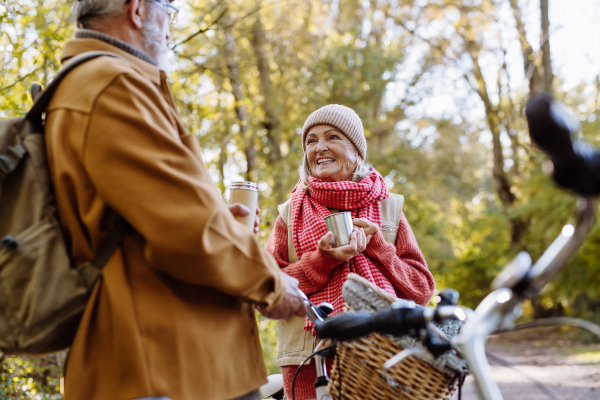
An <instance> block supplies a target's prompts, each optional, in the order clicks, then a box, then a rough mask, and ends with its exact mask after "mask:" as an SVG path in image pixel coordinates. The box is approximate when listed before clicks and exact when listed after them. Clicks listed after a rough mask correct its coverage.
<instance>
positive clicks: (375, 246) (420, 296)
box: [365, 213, 435, 305]
mask: <svg viewBox="0 0 600 400" xmlns="http://www.w3.org/2000/svg"><path fill="white" fill-rule="evenodd" d="M365 255H366V256H367V257H369V258H370V259H371V260H372V261H374V264H375V265H376V266H377V268H378V269H379V270H380V271H381V273H382V274H383V275H385V277H386V278H387V279H388V280H389V281H390V282H391V284H392V286H394V289H395V290H396V294H397V295H398V297H401V298H403V299H409V300H414V301H415V302H416V303H419V304H421V305H426V304H427V303H428V302H429V300H431V296H432V295H433V290H434V289H435V281H434V280H433V275H431V272H429V269H428V268H427V263H426V262H425V257H423V254H422V253H421V250H420V249H419V245H418V244H417V239H416V238H415V235H414V234H413V232H412V229H411V227H410V225H409V224H408V221H407V220H406V216H405V215H404V213H402V215H401V216H400V223H399V226H398V235H397V237H396V246H394V245H392V244H390V243H388V242H386V240H385V239H384V237H383V234H382V233H381V230H379V231H378V232H377V233H376V234H375V235H373V237H372V238H371V241H370V242H369V244H368V245H367V249H366V250H365Z"/></svg>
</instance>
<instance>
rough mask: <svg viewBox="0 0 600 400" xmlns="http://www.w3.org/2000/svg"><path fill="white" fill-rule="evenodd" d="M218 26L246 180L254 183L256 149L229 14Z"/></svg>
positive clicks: (226, 14)
mask: <svg viewBox="0 0 600 400" xmlns="http://www.w3.org/2000/svg"><path fill="white" fill-rule="evenodd" d="M220 25H221V27H222V28H223V35H224V40H225V43H224V45H223V55H224V57H225V62H226V64H227V69H228V71H229V83H230V84H231V91H232V93H233V98H234V100H235V106H234V107H235V114H236V116H237V119H238V122H239V127H240V134H241V136H242V138H243V140H244V142H245V143H244V145H245V148H244V153H245V155H246V163H247V169H246V179H247V180H249V181H255V180H256V176H255V171H256V149H255V147H254V139H255V134H254V132H252V131H251V130H250V127H249V126H248V110H247V109H246V96H245V95H244V92H243V90H242V80H241V78H240V71H239V67H238V62H237V56H236V53H237V50H236V43H235V36H234V34H233V26H232V24H231V18H230V17H229V13H225V15H224V16H223V18H221V21H220Z"/></svg>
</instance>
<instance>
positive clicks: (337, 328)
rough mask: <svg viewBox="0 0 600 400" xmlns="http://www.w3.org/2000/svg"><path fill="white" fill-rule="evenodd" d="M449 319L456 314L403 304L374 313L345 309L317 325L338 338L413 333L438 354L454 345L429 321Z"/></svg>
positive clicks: (320, 331) (319, 330)
mask: <svg viewBox="0 0 600 400" xmlns="http://www.w3.org/2000/svg"><path fill="white" fill-rule="evenodd" d="M448 319H455V318H453V317H448V316H442V315H441V314H440V313H439V309H435V310H432V309H427V308H414V306H413V307H410V306H403V307H398V308H392V309H391V310H388V311H380V312H378V313H375V314H373V313H369V312H364V311H359V312H350V313H345V314H342V315H339V316H336V317H332V318H330V319H328V320H327V321H325V322H317V323H316V325H315V328H316V331H317V334H318V335H319V337H321V338H323V339H335V340H339V341H345V340H353V339H358V338H360V337H363V336H367V335H369V334H371V333H381V334H389V335H394V336H402V335H411V336H413V337H418V338H420V339H422V340H423V344H424V345H425V347H427V348H428V349H429V350H430V351H431V352H432V353H433V354H434V355H436V356H437V355H439V354H442V353H444V352H446V351H448V350H450V349H451V346H450V343H449V342H448V341H445V340H441V339H439V338H437V337H434V336H435V335H434V334H432V333H431V331H430V329H429V327H428V323H429V322H430V321H435V322H443V321H444V320H448ZM422 330H426V331H427V334H426V335H421V333H422ZM422 336H424V337H422Z"/></svg>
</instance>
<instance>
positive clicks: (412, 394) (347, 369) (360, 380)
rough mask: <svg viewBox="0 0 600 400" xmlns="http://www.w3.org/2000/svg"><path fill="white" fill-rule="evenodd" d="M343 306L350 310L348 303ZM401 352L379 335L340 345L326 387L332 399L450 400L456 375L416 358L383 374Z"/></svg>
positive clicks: (391, 342) (454, 391) (399, 364)
mask: <svg viewBox="0 0 600 400" xmlns="http://www.w3.org/2000/svg"><path fill="white" fill-rule="evenodd" d="M371 289H374V288H371ZM369 292H370V293H373V290H370V291H369ZM346 307H347V309H348V310H350V311H351V310H353V308H352V307H350V306H349V305H348V304H347V303H346ZM402 350H403V348H402V346H400V345H399V344H398V343H395V342H394V341H392V340H391V339H390V338H389V337H387V336H384V335H380V334H372V335H369V336H366V337H363V338H360V339H357V340H352V341H347V342H341V343H339V344H338V345H337V350H336V353H337V354H336V360H335V362H334V364H333V368H332V371H331V379H330V381H329V385H328V386H327V390H328V392H329V395H330V396H331V398H332V399H333V400H362V399H365V400H374V399H377V400H379V399H381V400H450V399H451V398H452V397H453V396H454V394H455V393H456V392H457V390H458V380H457V376H456V375H453V374H448V373H445V372H442V371H440V370H438V369H436V368H434V367H433V366H432V365H431V364H429V363H427V362H425V361H423V360H421V359H419V358H417V357H409V358H407V359H404V360H403V361H402V362H400V363H398V364H396V365H395V366H394V367H392V368H391V369H390V370H389V371H388V372H387V373H386V372H384V370H383V364H384V363H385V362H386V361H387V360H389V359H390V358H391V357H393V356H394V355H396V354H397V353H399V352H401V351H402Z"/></svg>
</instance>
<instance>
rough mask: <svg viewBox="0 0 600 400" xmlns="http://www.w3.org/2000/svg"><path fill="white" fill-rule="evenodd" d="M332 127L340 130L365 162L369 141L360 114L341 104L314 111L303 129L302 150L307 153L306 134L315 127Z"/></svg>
mask: <svg viewBox="0 0 600 400" xmlns="http://www.w3.org/2000/svg"><path fill="white" fill-rule="evenodd" d="M317 125H331V126H333V127H334V128H337V129H339V130H340V131H341V132H342V133H343V134H344V135H346V137H347V138H348V139H349V140H350V141H351V142H352V144H354V147H356V149H357V150H358V154H360V156H361V157H362V159H363V160H364V159H365V157H366V155H367V139H366V138H365V130H364V129H363V125H362V121H361V120H360V117H359V116H358V114H356V113H355V112H354V110H353V109H351V108H348V107H345V106H341V105H339V104H329V105H327V106H325V107H321V108H319V109H318V110H317V111H314V112H313V113H312V114H310V116H309V117H308V119H307V120H306V122H305V123H304V128H302V150H304V151H306V143H305V140H306V134H307V133H308V131H309V130H310V128H312V127H313V126H317Z"/></svg>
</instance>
